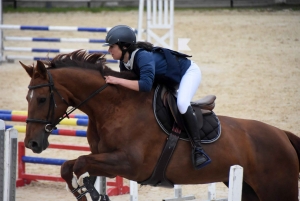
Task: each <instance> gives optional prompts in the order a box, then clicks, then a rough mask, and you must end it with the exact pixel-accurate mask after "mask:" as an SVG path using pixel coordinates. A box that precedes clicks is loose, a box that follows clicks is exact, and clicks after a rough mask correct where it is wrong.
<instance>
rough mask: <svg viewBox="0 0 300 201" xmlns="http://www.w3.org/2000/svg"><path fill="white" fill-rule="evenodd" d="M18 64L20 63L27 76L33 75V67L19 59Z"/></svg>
mask: <svg viewBox="0 0 300 201" xmlns="http://www.w3.org/2000/svg"><path fill="white" fill-rule="evenodd" d="M19 62H20V64H21V65H22V67H23V68H24V69H25V71H26V72H27V74H28V75H29V77H31V78H32V76H33V67H32V66H29V65H28V66H26V65H25V64H23V63H22V62H21V61H19Z"/></svg>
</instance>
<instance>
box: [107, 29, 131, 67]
mask: <svg viewBox="0 0 300 201" xmlns="http://www.w3.org/2000/svg"><path fill="white" fill-rule="evenodd" d="M115 44H116V45H118V47H119V48H120V50H121V51H122V56H121V57H120V60H121V61H122V60H123V59H124V55H125V54H126V52H128V53H129V54H130V53H131V52H133V51H134V50H135V49H136V46H135V44H136V36H135V33H134V31H133V30H132V28H130V27H129V26H126V25H117V26H115V27H113V28H111V29H110V30H109V31H108V33H107V35H106V38H105V43H104V44H103V46H110V47H112V46H113V45H115Z"/></svg>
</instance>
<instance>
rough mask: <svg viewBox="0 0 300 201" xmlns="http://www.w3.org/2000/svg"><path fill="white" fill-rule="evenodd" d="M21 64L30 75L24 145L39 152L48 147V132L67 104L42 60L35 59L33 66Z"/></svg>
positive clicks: (62, 113)
mask: <svg viewBox="0 0 300 201" xmlns="http://www.w3.org/2000/svg"><path fill="white" fill-rule="evenodd" d="M20 63H21V62H20ZM21 65H22V67H23V68H24V69H25V70H26V72H27V73H28V75H29V76H30V77H31V81H30V84H29V86H28V89H29V90H28V93H27V96H26V99H27V102H28V118H27V120H26V122H27V126H26V137H25V146H26V147H27V148H30V149H31V150H32V151H33V152H35V153H41V152H42V151H43V150H45V149H46V148H47V147H48V145H49V142H48V137H49V134H50V133H51V131H52V130H53V128H54V127H55V126H56V124H57V123H58V122H57V121H58V119H59V118H60V117H62V116H63V115H64V113H65V111H66V110H67V108H68V104H67V102H66V101H65V100H64V99H63V98H62V97H63V96H62V95H61V92H58V90H57V89H56V88H55V87H54V82H53V78H52V75H51V74H50V71H49V70H47V68H46V67H45V65H44V63H43V62H41V61H37V64H36V65H35V66H33V65H32V66H27V65H25V64H23V63H21Z"/></svg>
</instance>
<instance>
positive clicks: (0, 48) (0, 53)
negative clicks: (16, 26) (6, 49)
mask: <svg viewBox="0 0 300 201" xmlns="http://www.w3.org/2000/svg"><path fill="white" fill-rule="evenodd" d="M2 7H3V5H2V0H1V1H0V12H1V13H0V24H3V8H2ZM3 60H4V58H3V31H2V29H1V30H0V63H1V62H2V61H3Z"/></svg>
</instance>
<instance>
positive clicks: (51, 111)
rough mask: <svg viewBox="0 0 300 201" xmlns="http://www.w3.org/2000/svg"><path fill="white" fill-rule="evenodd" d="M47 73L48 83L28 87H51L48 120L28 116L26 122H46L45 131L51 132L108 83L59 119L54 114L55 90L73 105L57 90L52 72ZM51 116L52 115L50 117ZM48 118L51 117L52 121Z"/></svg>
mask: <svg viewBox="0 0 300 201" xmlns="http://www.w3.org/2000/svg"><path fill="white" fill-rule="evenodd" d="M47 74H48V77H49V82H48V83H47V84H40V85H35V86H28V89H37V88H42V87H49V89H50V104H49V110H48V114H47V120H43V119H31V118H27V119H26V123H30V122H34V123H42V124H46V126H45V131H46V132H47V133H51V132H52V131H53V130H54V129H56V125H57V124H59V122H61V121H62V120H63V119H64V118H66V117H68V118H69V114H71V113H72V112H74V111H75V110H76V109H77V108H79V107H80V106H81V105H83V104H84V103H86V102H87V101H88V100H90V99H91V98H93V97H94V96H95V95H96V94H98V93H100V92H101V91H102V90H104V89H105V88H106V87H107V86H108V84H107V83H106V84H105V85H103V86H102V87H100V88H99V89H97V90H96V91H95V92H94V93H92V94H91V95H90V96H89V97H88V98H87V99H85V100H84V101H82V102H81V103H79V104H78V105H77V106H75V107H72V108H71V109H70V110H69V111H66V112H65V114H64V115H63V116H62V117H60V118H58V120H56V121H55V120H54V115H55V108H56V107H57V105H56V103H55V99H54V92H56V93H57V94H58V95H59V97H60V98H61V100H62V101H63V102H64V103H65V104H66V105H68V106H71V105H70V104H69V103H68V102H67V101H66V100H65V99H64V98H63V97H62V95H61V94H60V93H59V92H58V91H57V89H56V88H55V87H54V82H53V78H52V75H51V73H50V72H49V71H48V70H47ZM50 116H51V117H50ZM48 119H51V120H50V121H49V120H48Z"/></svg>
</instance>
